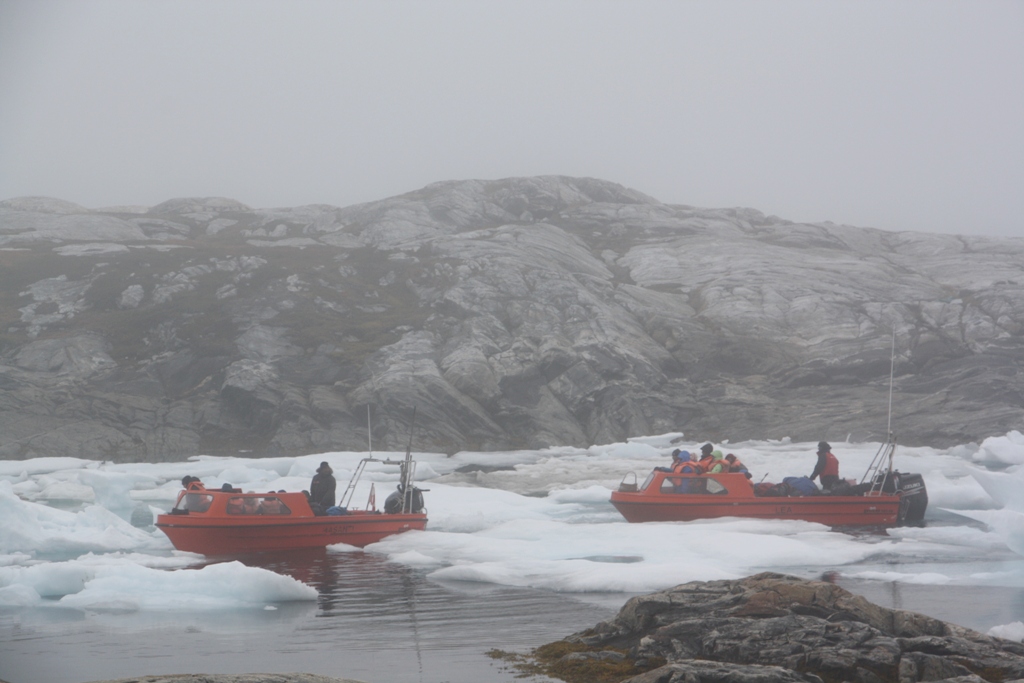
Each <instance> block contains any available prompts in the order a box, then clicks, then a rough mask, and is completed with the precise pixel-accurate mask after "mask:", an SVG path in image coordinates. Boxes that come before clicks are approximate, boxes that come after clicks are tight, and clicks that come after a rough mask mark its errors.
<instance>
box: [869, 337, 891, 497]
mask: <svg viewBox="0 0 1024 683" xmlns="http://www.w3.org/2000/svg"><path fill="white" fill-rule="evenodd" d="M895 375H896V327H895V325H894V326H893V328H892V350H891V352H890V354H889V416H888V423H887V424H886V435H885V443H883V444H882V445H881V446H880V447H879V448H878V452H877V453H875V457H874V458H872V460H871V464H870V465H868V468H867V470H865V472H864V476H863V477H862V478H861V483H862V484H863V483H865V482H868V481H870V482H871V490H870V493H872V494H874V493H876V492H880V491H882V490H883V489H884V488H885V485H886V482H887V481H888V480H889V478H890V477H891V476H892V462H893V457H894V456H895V455H896V439H895V438H894V437H893V434H892V393H893V377H895ZM883 466H885V473H884V475H883V476H879V475H882V467H883Z"/></svg>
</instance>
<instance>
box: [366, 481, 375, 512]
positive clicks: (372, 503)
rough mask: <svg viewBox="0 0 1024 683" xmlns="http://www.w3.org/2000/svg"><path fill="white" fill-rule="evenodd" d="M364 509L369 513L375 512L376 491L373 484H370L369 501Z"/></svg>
mask: <svg viewBox="0 0 1024 683" xmlns="http://www.w3.org/2000/svg"><path fill="white" fill-rule="evenodd" d="M366 507H367V508H368V509H369V510H370V512H376V511H377V489H375V488H374V486H373V484H370V500H369V502H367V503H366Z"/></svg>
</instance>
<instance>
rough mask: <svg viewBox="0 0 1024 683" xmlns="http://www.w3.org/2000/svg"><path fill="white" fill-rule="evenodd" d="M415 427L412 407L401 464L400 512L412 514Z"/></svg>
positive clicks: (414, 414) (414, 407) (414, 412)
mask: <svg viewBox="0 0 1024 683" xmlns="http://www.w3.org/2000/svg"><path fill="white" fill-rule="evenodd" d="M415 425H416V406H413V407H412V421H410V422H409V445H408V446H407V447H406V449H405V462H404V463H402V512H403V513H409V512H412V498H413V496H412V474H413V472H412V470H413V467H414V465H413V462H412V431H413V427H414V426H415Z"/></svg>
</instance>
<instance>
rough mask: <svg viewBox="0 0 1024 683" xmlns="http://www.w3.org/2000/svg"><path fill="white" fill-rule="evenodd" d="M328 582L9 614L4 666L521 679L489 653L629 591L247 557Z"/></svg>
mask: <svg viewBox="0 0 1024 683" xmlns="http://www.w3.org/2000/svg"><path fill="white" fill-rule="evenodd" d="M246 563H247V564H252V565H254V566H262V567H266V568H268V569H272V570H274V571H277V572H280V573H283V574H289V575H291V576H294V577H295V578H298V579H300V580H302V581H305V582H307V583H309V584H310V585H312V586H314V587H316V588H317V590H318V591H319V592H320V598H319V600H318V601H317V602H316V603H312V602H308V603H295V604H283V605H281V606H279V609H277V610H273V611H256V612H255V613H254V612H251V611H247V612H242V611H231V612H225V613H218V612H212V613H211V612H195V613H190V612H184V613H182V614H177V615H169V614H166V613H165V614H152V613H124V614H117V613H102V614H83V613H82V612H81V611H79V610H65V609H33V610H10V611H5V612H3V613H2V614H0V679H3V680H5V681H9V682H10V683H36V682H39V683H82V682H83V681H92V680H98V679H108V678H121V677H128V676H138V675H143V674H160V673H164V674H166V673H246V672H256V671H258V672H288V671H303V672H308V673H318V674H322V675H326V676H337V677H347V678H354V679H358V680H363V681H369V682H371V683H376V682H381V683H384V682H389V683H390V682H394V683H405V682H410V683H412V682H417V683H419V682H422V683H440V682H443V681H448V682H449V683H471V682H474V683H479V682H481V681H483V682H487V681H494V682H496V683H497V682H504V681H507V682H510V683H511V682H512V681H513V680H515V679H514V677H513V674H512V673H510V672H507V671H504V670H503V668H502V665H501V664H500V662H496V661H495V660H492V659H491V658H489V657H487V656H486V654H485V653H486V652H487V651H488V650H490V649H492V648H500V649H506V650H520V651H522V650H527V649H530V648H533V647H536V646H538V645H541V644H543V643H546V642H550V641H553V640H558V639H559V638H562V637H563V636H565V635H568V634H569V633H573V632H575V631H579V630H582V629H584V628H587V627H589V626H591V625H593V624H595V623H597V622H598V621H601V620H602V619H607V618H609V617H611V616H613V615H614V614H615V613H616V612H617V611H618V609H619V607H621V605H622V603H623V602H625V600H626V597H625V596H623V595H622V594H613V595H587V596H573V595H560V594H557V593H549V592H544V591H537V590H531V589H515V588H507V587H500V586H492V585H490V584H466V583H463V582H460V583H458V584H442V583H438V582H436V581H432V580H428V579H426V578H425V576H424V572H422V571H419V570H414V569H410V568H408V567H403V566H399V565H394V564H389V563H387V562H385V561H384V560H383V559H382V558H380V557H377V556H374V555H366V554H363V553H337V554H335V553H328V552H323V551H317V552H312V553H309V554H303V555H299V556H295V555H291V556H289V557H276V558H275V557H271V556H268V557H266V558H262V559H259V560H252V559H249V560H246Z"/></svg>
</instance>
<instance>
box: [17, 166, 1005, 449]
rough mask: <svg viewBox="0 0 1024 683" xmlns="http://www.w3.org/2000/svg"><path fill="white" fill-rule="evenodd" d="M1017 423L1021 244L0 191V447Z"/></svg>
mask: <svg viewBox="0 0 1024 683" xmlns="http://www.w3.org/2000/svg"><path fill="white" fill-rule="evenodd" d="M894 331H895V339H896V355H897V362H896V370H895V384H894V386H895V393H894V396H893V429H894V431H895V433H896V436H897V438H898V439H899V441H900V442H901V443H906V444H927V445H931V446H944V445H950V444H953V443H963V442H969V441H971V440H978V439H981V438H984V437H986V436H989V435H993V434H1002V433H1005V432H1006V431H1007V430H1009V429H1017V428H1020V425H1021V424H1022V423H1024V239H1007V238H1003V239H993V238H982V237H956V236H948V235H930V234H920V233H890V232H883V231H879V230H871V229H863V228H856V227H850V226H839V225H833V224H831V223H824V224H813V225H812V224H798V223H793V222H790V221H786V220H783V219H780V218H777V217H775V216H765V215H763V214H761V213H759V212H758V211H755V210H752V209H699V208H694V207H689V206H674V205H667V204H663V203H661V202H659V201H657V200H655V199H652V198H651V197H648V196H645V195H643V194H641V193H639V192H636V191H633V190H629V189H626V188H624V187H621V186H619V185H615V184H613V183H609V182H604V181H600V180H594V179H584V178H565V177H538V178H513V179H506V180H498V181H462V182H455V181H453V182H443V183H436V184H433V185H430V186H427V187H425V188H423V189H422V190H419V191H417V192H413V193H410V194H406V195H402V196H398V197H393V198H390V199H385V200H382V201H378V202H372V203H369V204H362V205H358V206H352V207H347V208H338V207H333V206H325V205H315V206H302V207H296V208H282V209H252V208H249V207H247V206H244V205H242V204H240V203H238V202H236V201H233V200H230V199H222V198H202V199H175V200H171V201H168V202H165V203H163V204H160V205H158V206H154V207H150V208H138V207H110V208H107V209H97V210H87V209H84V208H82V207H80V206H77V205H75V204H71V203H68V202H63V201H60V200H55V199H47V198H34V197H32V198H19V199H11V200H7V201H4V202H0V458H7V459H11V458H15V459H16V458H25V457H32V456H42V455H72V456H81V457H91V458H104V459H113V460H125V461H139V460H151V461H155V460H165V459H176V458H184V457H186V456H189V455H193V454H196V453H208V454H237V453H239V452H252V453H253V454H286V455H293V454H300V453H310V452H322V451H328V450H339V449H358V450H362V449H365V447H366V443H367V407H368V406H370V407H372V420H373V423H372V429H373V437H374V447H375V448H381V449H383V448H395V449H401V450H404V448H405V445H406V443H407V440H408V438H409V433H410V431H409V430H410V424H409V423H410V418H411V415H412V412H413V408H414V407H415V408H416V411H417V417H416V424H415V428H414V432H413V437H414V444H415V447H416V448H417V449H423V450H437V451H447V452H454V451H457V450H461V449H476V450H487V449H506V448H538V447H543V446H548V445H558V444H572V445H587V444H591V443H602V442H610V441H619V440H623V439H625V438H627V437H630V436H636V435H642V434H655V433H664V432H669V431H683V432H685V433H686V434H687V435H688V436H692V437H693V439H694V440H704V439H713V440H722V439H726V438H727V439H731V440H733V441H735V440H739V439H744V438H759V439H767V438H783V437H787V436H788V437H792V438H794V439H801V440H815V441H816V440H819V439H827V440H843V439H846V438H847V437H848V436H850V437H852V438H854V439H872V438H873V439H882V438H884V435H885V430H886V422H887V410H888V403H889V374H890V355H891V354H890V345H891V343H892V334H893V332H894Z"/></svg>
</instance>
